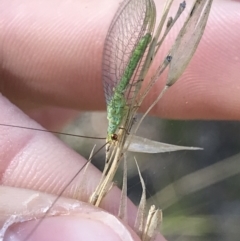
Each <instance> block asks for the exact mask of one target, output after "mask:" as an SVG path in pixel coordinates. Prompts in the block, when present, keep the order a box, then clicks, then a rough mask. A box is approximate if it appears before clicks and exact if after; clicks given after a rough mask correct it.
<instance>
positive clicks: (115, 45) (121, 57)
mask: <svg viewBox="0 0 240 241" xmlns="http://www.w3.org/2000/svg"><path fill="white" fill-rule="evenodd" d="M154 11H155V5H154V2H153V1H152V0H125V1H124V2H123V4H122V5H121V7H120V9H119V10H118V12H117V14H116V15H115V17H114V19H113V21H112V24H111V26H110V28H109V31H108V34H107V37H106V40H105V45H104V52H103V56H104V57H103V87H104V93H105V98H106V102H107V104H108V103H109V102H110V100H111V98H112V96H113V94H114V87H116V85H117V84H118V83H119V81H120V80H121V78H122V76H123V74H124V70H125V69H126V67H127V66H128V63H129V60H130V58H131V55H132V53H133V51H134V49H135V48H136V46H137V44H138V42H139V40H140V39H141V38H142V37H143V36H144V34H145V33H146V31H147V27H148V24H149V20H150V19H152V18H155V16H156V13H155V12H154ZM152 15H154V16H152ZM137 69H140V68H137ZM137 80H138V71H137V70H136V71H135V73H134V75H133V78H132V79H131V81H130V83H133V82H135V81H137ZM130 86H131V85H130ZM126 94H127V92H126Z"/></svg>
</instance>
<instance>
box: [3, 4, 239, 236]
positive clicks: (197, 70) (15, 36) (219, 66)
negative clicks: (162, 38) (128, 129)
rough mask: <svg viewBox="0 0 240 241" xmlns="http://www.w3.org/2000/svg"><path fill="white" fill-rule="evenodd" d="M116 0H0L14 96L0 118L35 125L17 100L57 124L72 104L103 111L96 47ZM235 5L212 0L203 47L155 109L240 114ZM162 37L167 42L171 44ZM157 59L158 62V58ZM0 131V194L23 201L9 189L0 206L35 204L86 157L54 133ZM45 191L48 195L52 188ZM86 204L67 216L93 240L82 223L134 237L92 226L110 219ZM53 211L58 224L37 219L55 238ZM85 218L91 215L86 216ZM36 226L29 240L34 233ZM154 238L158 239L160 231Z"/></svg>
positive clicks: (182, 115)
mask: <svg viewBox="0 0 240 241" xmlns="http://www.w3.org/2000/svg"><path fill="white" fill-rule="evenodd" d="M20 2H21V4H20ZM159 2H160V3H159ZM162 2H163V1H156V5H157V10H158V12H161V6H162V5H161V4H162ZM117 7H118V2H116V1H109V0H102V1H97V0H92V1H87V0H86V1H75V2H74V1H72V2H71V4H69V1H65V0H51V1H47V0H46V1H34V2H33V1H30V0H22V1H14V0H2V1H1V4H0V24H2V26H1V31H0V43H1V44H0V57H1V58H0V59H1V71H0V74H1V75H0V91H1V93H2V94H3V95H5V96H6V97H7V98H8V99H10V101H12V102H13V104H11V103H10V102H8V101H7V100H6V99H5V98H4V97H3V96H0V98H1V99H0V110H1V115H0V123H8V122H14V123H16V122H17V123H18V124H19V125H22V126H29V124H31V126H32V127H34V126H35V127H37V124H35V123H34V122H31V121H29V118H28V117H26V116H24V114H23V113H21V111H20V110H18V109H17V107H16V106H14V105H17V106H18V107H20V108H21V109H22V110H24V111H25V112H26V113H28V114H29V115H30V116H31V117H33V118H34V119H35V120H36V121H37V122H38V123H40V124H42V125H44V126H45V127H46V128H49V129H54V130H56V128H60V127H61V126H62V125H63V124H64V123H65V122H67V121H68V120H69V119H71V118H72V117H73V116H75V114H76V111H72V110H70V109H75V110H78V111H79V110H80V111H82V110H105V101H104V95H103V90H102V82H101V56H102V47H103V43H104V37H105V35H106V32H107V29H108V26H109V24H110V22H111V19H112V17H113V14H114V12H115V11H116V9H117ZM239 12H240V1H227V0H225V1H224V0H221V1H220V0H219V1H215V2H214V4H213V9H212V12H211V14H210V19H209V22H208V25H207V28H206V32H205V35H204V37H203V39H202V41H201V43H200V46H199V49H198V50H197V52H196V54H195V56H194V58H193V60H192V62H191V64H190V65H189V67H188V68H187V70H186V71H185V73H184V75H183V76H182V77H181V79H180V80H179V81H178V83H176V85H174V86H173V87H172V89H170V90H169V92H168V93H167V94H166V96H165V97H164V99H163V100H162V101H161V102H160V103H159V104H158V105H157V106H156V107H155V108H154V111H153V114H154V115H157V116H159V117H164V118H176V119H211V120H213V119H215V120H216V119H217V120H240V111H239V107H240V42H239V39H240V29H239V22H240V15H239ZM219 13H220V15H219ZM175 30H176V29H175ZM167 44H168V43H166V44H165V45H164V49H167V48H168V47H169V46H168V45H167ZM160 57H161V56H159V58H160ZM157 60H158V59H156V60H155V62H154V64H156V66H157V64H158V62H157ZM152 71H153V70H152ZM150 72H151V71H150ZM151 73H152V72H151ZM151 73H150V74H149V76H151ZM161 81H164V79H163V78H162V79H161V80H160V82H159V84H158V87H159V89H160V88H161V86H162V83H163V82H162V83H161ZM93 86H95V87H94V88H93ZM155 91H157V89H156V88H155ZM154 93H155V92H153V93H152V95H151V96H150V97H148V98H147V101H146V102H145V106H143V108H142V110H146V107H147V105H149V103H150V102H151V101H152V98H153V95H154ZM93 97H94V98H93ZM50 106H54V107H50ZM163 107H164V108H163ZM0 131H1V134H0V137H1V138H0V161H1V164H0V166H1V184H3V185H6V186H8V187H3V188H2V192H1V193H7V194H6V195H9V198H10V196H11V195H12V193H14V194H15V195H16V193H17V194H18V193H19V195H18V196H21V197H22V201H19V200H18V199H16V198H15V199H14V198H12V202H11V203H9V199H8V198H5V199H2V201H1V202H3V203H2V204H1V205H0V213H7V214H8V215H10V214H11V213H15V212H16V210H19V212H20V213H21V212H24V208H26V205H25V204H26V200H28V202H30V204H31V205H33V208H34V203H35V201H34V200H35V199H34V197H35V196H34V195H33V194H34V193H35V192H36V193H38V192H37V191H38V190H41V191H46V192H48V193H50V194H57V193H59V192H60V190H61V189H62V187H63V186H64V185H65V184H66V183H67V180H69V179H70V178H71V177H72V175H73V173H75V172H76V169H77V168H78V167H79V166H80V165H81V164H83V163H84V162H85V160H84V158H82V157H81V156H79V155H77V154H76V153H74V152H73V151H71V150H69V149H68V148H67V147H66V146H65V145H63V144H62V143H60V141H58V140H57V139H56V138H54V137H52V136H51V135H50V134H43V133H39V132H31V131H26V130H21V129H11V128H0ZM46 144H47V145H46ZM89 176H90V177H91V178H88V180H87V182H86V183H85V186H84V192H83V194H82V195H80V197H79V200H81V201H86V200H87V198H88V197H89V195H90V193H91V191H92V190H93V188H94V186H95V185H96V183H97V182H98V180H99V176H100V173H99V172H98V171H96V169H94V168H91V170H90V174H89ZM76 186H77V180H75V181H74V182H73V183H72V184H71V185H70V187H69V189H68V192H67V194H66V195H65V196H66V197H68V198H71V197H72V196H73V192H74V188H75V187H76ZM10 187H16V188H15V189H14V190H13V189H11V188H10ZM23 188H27V189H29V190H25V189H23ZM3 190H4V192H3ZM30 190H35V191H34V192H32V191H30ZM29 197H32V199H31V198H29ZM42 197H43V200H45V199H46V200H48V196H46V195H43V196H42ZM118 199H119V191H118V190H117V189H114V190H113V191H112V192H111V193H110V194H109V196H107V197H106V199H105V200H104V202H103V204H102V206H101V207H102V208H103V209H105V210H107V211H109V212H111V213H113V214H116V209H117V206H118ZM32 200H33V201H32ZM4 202H6V203H4ZM32 203H33V204H32ZM63 203H64V201H63ZM66 203H67V201H66ZM6 204H8V205H9V207H8V208H9V209H8V210H7V211H6V210H5V209H4V208H6ZM4 205H5V206H4ZM24 205H25V206H24ZM42 205H43V206H44V204H42ZM3 207H4V208H3ZM38 208H39V207H38ZM129 209H130V211H129V213H130V214H132V215H130V214H129V216H130V217H132V218H130V226H131V225H132V223H133V217H134V215H133V214H134V213H135V207H134V206H133V205H132V204H131V203H130V208H129ZM9 210H10V211H9ZM83 210H84V211H85V212H86V213H88V214H89V213H90V214H89V216H88V217H87V218H86V215H83V214H82V209H81V212H79V211H77V210H74V211H72V212H71V213H70V215H69V217H70V219H71V217H72V216H73V215H75V214H76V215H77V217H78V218H77V219H73V218H72V219H71V222H73V223H74V225H76V226H78V225H80V227H83V225H85V226H84V228H83V229H80V231H79V232H80V233H81V235H83V236H82V238H84V239H85V240H91V238H89V236H84V235H85V231H86V232H87V230H90V229H93V228H97V229H101V230H103V231H102V232H103V235H104V236H105V237H109V240H123V239H125V240H138V238H137V236H136V235H134V233H133V232H132V231H128V230H129V228H127V227H125V228H126V233H127V232H130V233H131V237H132V239H130V238H129V236H128V235H127V234H126V236H127V237H125V236H124V237H120V236H118V235H117V234H116V233H115V231H114V230H115V228H116V229H117V228H118V226H117V225H119V224H118V223H117V222H116V226H115V228H112V227H110V228H109V225H104V224H101V225H102V226H101V227H100V226H97V227H95V226H94V225H95V223H98V224H99V220H104V219H106V220H108V218H107V216H106V215H108V214H107V213H102V212H101V215H103V216H101V218H100V219H99V218H96V215H94V214H95V211H92V210H93V209H92V207H90V206H86V207H84V208H83ZM89 210H90V211H89ZM94 210H95V209H94ZM91 215H92V216H91ZM104 215H105V216H104ZM83 216H84V217H83ZM58 218H59V217H56V218H55V221H54V222H55V223H54V224H50V225H49V224H46V225H45V226H44V222H43V225H42V228H43V230H44V227H45V228H46V230H47V233H49V235H50V237H51V240H54V238H55V240H57V238H56V235H57V233H56V232H53V233H51V234H50V231H51V230H49V227H52V226H54V225H56V226H58V224H59V225H60V229H59V230H61V222H62V219H61V218H60V219H58ZM89 220H95V221H96V220H97V221H96V222H95V223H94V222H92V223H91V222H89ZM0 221H2V222H3V221H4V220H2V219H1V220H0ZM93 223H94V224H93ZM30 226H31V224H30ZM58 227H59V226H58ZM31 228H32V226H31ZM31 228H30V227H27V229H31ZM47 228H48V229H47ZM76 229H77V228H76ZM81 230H82V231H81ZM61 231H62V230H61ZM62 232H64V234H62V233H61V235H60V234H59V235H60V236H61V237H63V235H66V237H68V240H76V239H74V237H72V236H71V234H72V233H74V232H75V230H74V231H71V232H70V231H68V230H67V229H66V230H64V231H62ZM88 233H89V232H88ZM38 234H39V233H37V234H36V237H34V238H35V239H34V240H38V238H39V237H38V236H37V235H38ZM86 235H87V234H86ZM71 237H72V239H71ZM104 240H106V239H104ZM158 240H164V238H163V237H162V236H160V235H159V237H158Z"/></svg>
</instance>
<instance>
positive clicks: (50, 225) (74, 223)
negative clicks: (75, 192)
mask: <svg viewBox="0 0 240 241" xmlns="http://www.w3.org/2000/svg"><path fill="white" fill-rule="evenodd" d="M0 193H2V194H3V195H1V199H0V213H1V215H0V216H1V219H0V222H1V223H2V224H3V228H2V232H3V233H2V235H4V241H8V240H11V241H16V240H18V241H19V240H21V241H25V240H26V238H27V237H28V236H29V234H31V235H30V236H29V237H28V239H27V240H28V241H32V240H34V241H40V240H41V241H43V240H44V241H48V240H49V241H60V240H68V241H75V240H76V241H79V240H85V241H88V240H98V241H101V240H104V241H107V240H111V241H115V240H116V241H120V240H125V241H128V240H129V241H130V240H131V241H134V240H136V241H137V240H140V239H139V238H138V237H137V235H136V234H135V233H134V232H133V231H132V230H131V228H130V227H128V226H127V225H125V224H124V223H123V222H122V221H120V220H119V219H118V218H116V217H115V216H114V215H112V214H110V213H108V212H105V211H104V210H102V209H99V208H96V207H93V206H91V205H89V204H87V203H83V202H79V201H76V200H73V199H67V198H61V199H60V200H59V201H58V202H57V203H56V205H54V206H53V207H52V208H51V210H50V212H49V215H48V217H46V218H44V219H43V221H42V222H41V223H40V225H38V224H39V221H40V220H42V219H41V218H42V217H43V215H44V213H45V212H46V210H48V208H49V206H51V203H52V202H53V200H54V199H55V198H56V197H55V196H53V195H49V194H45V193H39V192H36V191H32V190H27V189H21V188H12V187H0ZM36 207H37V208H36ZM36 210H37V211H36ZM13 213H14V215H12V214H13ZM36 217H37V219H36ZM6 230H7V231H6ZM5 231H6V233H5V234H4V232H5Z"/></svg>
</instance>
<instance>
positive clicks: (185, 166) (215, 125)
mask: <svg viewBox="0 0 240 241" xmlns="http://www.w3.org/2000/svg"><path fill="white" fill-rule="evenodd" d="M106 128H107V122H106V114H105V113H85V114H81V115H80V117H79V118H78V119H77V120H76V121H75V122H74V123H72V124H71V125H70V126H68V127H67V128H66V129H65V130H64V131H65V132H70V133H73V132H74V133H78V134H85V135H91V136H101V137H105V135H106V132H105V130H106ZM239 133H240V123H239V122H230V121H227V122H226V121H171V120H160V119H159V118H154V117H148V118H146V119H145V120H144V123H143V125H142V126H141V130H139V132H138V135H140V136H144V137H146V138H150V139H154V140H157V141H162V142H166V143H170V144H176V145H187V146H197V147H203V148H204V150H203V151H181V152H172V153H164V154H154V155H149V154H137V153H130V154H129V155H128V178H129V180H128V196H129V198H130V199H131V200H132V201H133V202H134V203H135V204H136V205H137V204H138V202H139V200H140V196H141V191H142V190H141V184H140V181H139V177H138V174H137V168H136V166H135V163H134V160H133V157H134V156H135V157H136V158H137V160H138V163H139V165H140V168H141V171H142V175H143V178H144V180H145V182H146V187H147V195H148V203H149V205H151V204H154V205H156V206H157V207H159V208H161V209H163V215H164V216H163V225H162V233H163V234H164V235H165V236H166V238H167V239H168V240H176V241H177V240H184V241H187V240H191V241H208V240H211V241H215V240H216V241H217V240H218V241H219V240H224V241H225V240H231V241H235V240H236V241H238V240H240V229H239V224H240V191H239V190H240V135H239ZM64 141H66V142H67V143H68V144H69V145H70V146H72V147H73V148H74V149H75V150H77V151H78V152H79V153H80V154H81V155H83V156H85V157H86V158H87V157H88V155H89V153H90V151H91V149H92V147H93V145H94V144H97V147H100V146H101V145H102V144H104V142H105V141H104V140H103V141H96V140H89V139H80V138H79V139H76V138H70V137H67V138H66V137H64ZM104 155H105V154H104V150H103V152H101V153H100V154H99V155H97V156H96V157H95V158H94V160H93V163H94V165H96V166H97V167H98V168H99V169H102V168H103V165H104ZM121 178H122V172H121V170H119V173H118V175H117V176H116V182H117V183H118V184H119V185H120V186H121Z"/></svg>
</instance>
